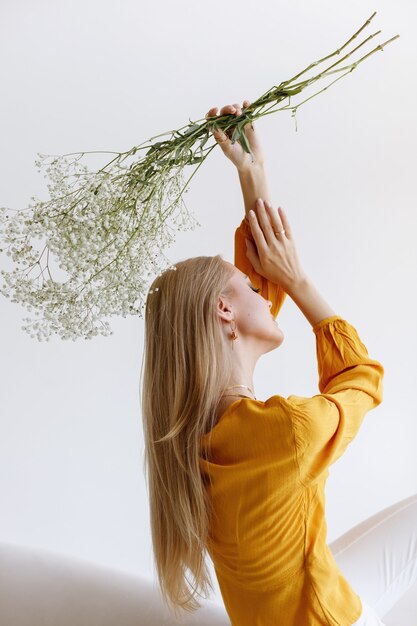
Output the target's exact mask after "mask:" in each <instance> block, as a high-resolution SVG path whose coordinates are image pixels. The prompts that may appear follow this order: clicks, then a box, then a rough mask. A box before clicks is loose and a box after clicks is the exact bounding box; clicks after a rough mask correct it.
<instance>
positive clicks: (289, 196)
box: [0, 0, 417, 574]
mask: <svg viewBox="0 0 417 626" xmlns="http://www.w3.org/2000/svg"><path fill="white" fill-rule="evenodd" d="M374 10H377V11H378V13H377V15H376V16H375V18H374V19H373V21H372V24H371V26H369V27H368V28H367V29H366V31H365V33H366V34H370V33H371V32H375V31H376V30H379V29H382V33H381V35H379V36H378V38H377V43H382V41H385V40H386V39H389V38H390V37H392V36H394V35H396V34H397V33H399V34H400V35H401V37H400V38H399V39H398V40H396V41H395V42H394V43H392V44H390V45H389V46H387V48H386V49H385V50H384V51H383V53H380V52H378V53H375V54H374V55H373V56H372V57H371V58H369V59H368V60H366V61H365V62H364V63H362V64H361V65H360V66H358V68H357V69H356V70H355V71H354V72H353V73H352V74H351V75H349V76H347V77H345V78H343V79H342V80H341V81H339V82H338V83H336V84H335V85H334V86H332V87H331V89H329V90H328V91H326V92H325V93H323V94H321V95H320V96H318V97H317V98H314V99H313V100H311V101H310V102H308V103H306V104H305V105H303V106H302V107H301V108H300V109H299V111H298V114H297V123H298V131H297V132H295V125H294V120H293V119H292V118H291V114H290V112H280V113H277V114H275V115H269V116H267V117H265V118H262V119H261V120H259V121H258V122H257V123H256V128H257V131H258V132H259V134H260V136H261V138H262V141H263V143H264V149H265V154H266V158H267V172H268V176H269V184H270V190H271V194H272V201H273V203H274V206H275V207H276V206H277V205H278V204H281V205H282V206H283V207H284V209H285V210H286V212H287V215H288V217H289V219H290V222H291V224H292V227H293V230H294V233H295V236H296V239H297V245H298V250H299V254H300V258H301V260H302V262H303V265H304V267H305V268H306V270H307V271H308V273H309V275H310V277H311V278H312V279H313V280H314V281H315V283H316V285H317V287H318V289H319V290H320V291H321V293H322V294H323V296H324V297H325V298H326V299H327V300H328V302H329V304H331V306H332V307H333V308H334V309H335V311H336V312H337V313H338V314H340V315H342V316H343V317H345V318H346V319H347V320H348V321H350V322H351V323H352V324H353V325H354V326H355V327H356V329H357V330H358V332H359V335H360V337H361V339H362V340H363V341H364V343H365V345H366V346H367V348H368V351H369V354H370V355H371V356H372V357H373V358H376V359H378V360H380V361H381V362H382V364H383V365H384V367H385V380H384V401H383V403H382V404H381V405H380V406H379V407H378V408H376V409H375V410H373V411H372V412H370V413H369V414H368V416H367V417H366V418H365V421H364V424H363V426H362V429H361V431H360V434H359V435H358V437H357V438H356V439H355V440H354V442H353V443H352V444H351V445H350V446H349V447H348V449H347V451H346V453H345V455H344V456H343V457H342V458H341V459H340V460H339V461H338V462H337V464H336V465H334V466H333V467H332V468H331V471H330V477H329V479H328V484H327V520H328V541H329V542H331V541H332V540H333V539H335V538H336V537H337V536H338V535H340V534H341V533H343V532H344V531H346V530H347V529H348V528H350V527H351V526H352V525H354V524H356V523H358V522H359V521H361V520H362V519H364V518H365V517H368V516H369V515H372V514H373V513H375V512H376V511H377V510H379V509H381V508H384V507H386V506H388V505H390V504H392V503H393V502H395V501H396V500H399V499H402V498H405V497H407V496H409V495H411V494H412V493H414V492H415V491H416V490H417V471H416V470H417V461H416V444H415V441H416V435H417V420H416V418H417V415H416V406H415V394H414V392H415V384H416V380H417V367H416V358H415V355H416V353H417V331H416V319H417V316H416V294H415V291H416V289H415V286H416V267H417V258H416V257H417V252H416V250H417V246H416V245H415V238H416V230H417V218H416V209H417V207H416V202H415V198H416V194H415V171H416V158H415V146H416V140H417V137H416V134H417V129H416V124H415V117H414V114H413V113H412V111H413V110H414V111H415V110H416V107H417V102H416V100H417V98H416V95H417V90H416V83H415V62H416V60H417V59H416V52H415V47H414V42H415V28H416V23H417V22H416V17H417V10H416V4H415V3H413V2H412V1H411V0H408V1H406V0H401V1H399V2H396V3H393V2H388V1H387V0H380V1H379V2H378V3H375V2H369V1H368V0H361V1H359V0H351V1H350V2H345V3H339V2H337V3H335V2H334V1H324V0H320V1H319V2H315V3H311V2H309V1H308V0H302V1H301V0H298V1H293V2H291V3H289V2H283V1H282V0H279V1H277V0H268V1H260V2H257V3H255V4H254V3H253V2H250V1H249V0H242V1H241V2H240V3H221V4H217V5H214V4H209V3H197V2H195V1H194V2H191V1H190V0H187V1H185V0H182V1H177V2H174V3H171V2H168V1H167V0H163V1H162V2H155V3H141V2H137V1H136V2H134V1H133V0H119V1H118V2H109V1H108V0H105V1H103V0H89V1H88V0H87V1H86V0H72V1H71V2H62V1H57V0H54V1H52V0H37V1H36V2H30V1H29V0H26V1H22V0H20V1H16V0H13V1H12V0H3V2H2V8H1V19H0V55H1V59H2V63H1V87H2V97H1V99H0V124H1V150H0V159H1V180H2V184H1V194H0V205H3V206H8V207H11V208H15V209H18V208H24V207H25V206H27V204H28V203H29V202H30V197H31V196H32V195H36V196H39V197H44V198H46V197H47V191H46V181H45V180H44V179H43V178H42V176H41V174H39V173H38V172H37V171H36V168H35V165H34V161H35V158H36V153H37V152H41V153H46V154H63V153H68V152H73V151H79V150H127V149H128V148H130V147H131V146H133V145H136V144H139V143H141V142H143V141H145V140H146V139H148V138H150V137H152V136H154V135H156V134H158V133H162V132H165V131H168V130H171V129H175V128H179V127H181V126H183V125H184V124H186V123H188V119H189V118H190V119H192V120H196V119H199V118H202V117H203V116H204V115H205V113H206V112H207V111H208V110H209V108H210V107H212V106H218V107H221V106H222V105H223V104H226V103H234V102H240V103H241V102H243V100H244V99H245V98H248V99H249V100H254V99H256V98H257V97H259V96H260V95H261V94H262V93H264V92H265V91H266V90H267V89H269V88H270V87H272V86H273V85H277V84H278V83H279V82H281V81H282V80H285V79H287V78H289V77H290V76H293V75H294V74H295V73H296V72H297V71H300V70H301V69H303V68H304V67H306V66H307V65H308V64H309V63H310V62H312V61H314V60H317V59H319V58H321V57H322V56H324V55H326V54H328V53H330V52H331V51H333V50H335V49H336V48H337V47H338V46H339V45H341V44H342V43H344V42H345V41H346V40H347V39H348V37H349V36H350V35H351V34H353V32H355V30H357V29H358V28H359V27H360V26H361V25H362V24H363V22H365V20H366V19H367V18H368V17H369V16H370V15H371V14H372V13H373V11H374ZM374 41H375V40H374ZM373 46H374V42H371V44H370V45H369V47H368V48H367V50H368V51H369V50H371V48H372V47H373ZM311 93H312V92H311ZM103 164H104V161H103ZM185 197H186V203H187V207H188V209H189V210H190V211H191V212H192V213H193V214H194V215H195V217H196V219H197V220H198V221H199V222H200V224H201V228H197V229H196V230H195V231H185V232H180V233H178V235H177V239H176V242H175V244H174V245H173V246H172V248H170V249H169V250H168V251H167V252H166V254H167V256H168V257H169V259H170V260H171V261H172V262H175V261H178V260H180V259H184V258H188V257H192V256H197V255H200V254H206V255H214V254H217V253H220V254H222V255H223V257H224V258H225V259H226V260H228V261H231V262H233V239H234V231H235V228H236V227H237V226H238V224H239V223H240V221H241V219H242V217H243V201H242V196H241V191H240V187H239V180H238V176H237V173H236V172H235V170H234V167H233V165H232V164H231V163H230V162H229V161H227V160H226V159H225V157H224V156H223V155H222V154H221V152H220V148H216V149H215V150H214V151H213V153H212V154H211V155H210V156H209V158H208V159H207V161H206V162H205V163H204V165H203V167H201V168H200V169H199V171H198V173H197V174H196V176H195V177H194V178H193V180H192V184H191V188H190V192H189V193H188V194H187V195H186V196H185ZM0 266H1V268H2V269H8V268H9V267H10V263H9V257H5V256H4V255H3V257H2V258H1V259H0ZM0 315H1V324H0V350H1V360H0V381H1V383H0V384H1V394H0V420H1V421H0V455H1V456H0V500H1V503H2V515H1V516H0V541H5V542H10V543H21V544H30V545H36V546H41V547H46V548H48V549H51V550H56V551H59V552H64V553H67V554H72V555H75V556H78V557H82V558H85V559H88V560H92V561H95V562H99V563H102V564H105V565H110V566H113V567H116V568H121V569H124V570H129V571H131V572H141V573H145V574H151V573H153V571H154V570H153V557H152V551H151V542H150V529H149V522H148V503H147V491H146V484H145V480H144V475H143V439H142V425H141V416H140V407H139V388H138V384H139V373H140V365H141V360H142V348H143V330H144V325H143V320H142V319H141V318H138V317H137V318H133V317H131V318H126V319H123V318H120V319H112V318H110V320H109V321H110V323H111V326H112V329H113V330H114V331H115V334H114V335H113V336H111V337H108V338H104V337H100V338H95V339H93V340H92V341H83V340H78V341H77V342H68V341H61V340H60V339H59V338H58V337H55V338H54V339H52V340H51V341H50V342H49V343H48V342H42V343H39V342H38V341H37V340H35V339H31V338H30V337H29V335H27V334H26V333H25V332H24V331H22V330H21V326H22V318H23V317H28V316H30V315H31V314H30V313H28V311H26V309H24V308H23V307H20V306H18V305H16V304H13V303H11V302H10V300H6V299H5V298H4V297H0ZM279 323H280V326H281V328H282V329H283V330H284V333H285V340H284V343H283V344H282V346H281V347H280V349H279V350H276V351H274V352H271V353H269V354H267V355H265V356H264V357H263V359H261V360H260V362H259V364H258V368H257V370H256V372H255V378H254V381H255V390H256V395H257V397H258V398H259V399H263V400H264V399H266V398H268V397H269V396H270V395H272V394H280V395H283V396H287V395H290V394H293V393H295V394H298V395H314V394H315V393H317V392H318V389H317V366H316V358H315V339H314V334H313V333H312V331H311V327H310V325H309V323H308V322H307V320H306V319H305V318H304V316H303V315H302V314H301V312H300V311H299V310H298V309H297V307H296V306H295V305H294V303H293V302H292V300H291V299H290V298H289V297H287V300H286V302H285V304H284V306H283V309H282V310H281V313H280V315H279Z"/></svg>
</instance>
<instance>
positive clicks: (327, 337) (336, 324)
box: [286, 315, 384, 485]
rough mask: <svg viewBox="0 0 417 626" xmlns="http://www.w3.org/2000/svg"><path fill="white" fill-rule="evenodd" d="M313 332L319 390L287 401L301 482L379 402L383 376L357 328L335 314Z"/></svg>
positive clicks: (331, 457)
mask: <svg viewBox="0 0 417 626" xmlns="http://www.w3.org/2000/svg"><path fill="white" fill-rule="evenodd" d="M312 330H313V332H314V333H315V336H316V354H317V365H318V374H319V383H318V386H319V390H320V394H317V395H315V396H313V397H310V398H305V397H301V396H295V395H291V396H288V398H287V399H286V401H287V402H288V403H289V405H290V412H291V419H292V425H293V429H294V435H295V444H296V449H297V461H298V465H299V470H300V479H301V482H302V483H303V484H305V485H308V484H311V483H312V482H314V481H315V480H317V479H318V478H319V477H320V476H321V475H322V473H323V472H324V471H326V470H327V468H328V466H329V465H332V463H334V462H335V461H336V460H337V459H338V458H339V457H340V456H341V455H342V454H343V452H344V451H345V449H346V447H347V446H348V444H349V443H350V442H351V441H352V439H353V438H354V437H355V435H356V434H357V432H358V430H359V428H360V426H361V424H362V421H363V418H364V417H365V415H366V413H367V412H368V411H370V410H371V409H373V408H375V407H376V406H378V404H380V403H381V402H382V392H383V386H382V379H383V376H384V368H383V366H382V365H381V363H379V361H375V360H374V359H371V358H370V357H369V356H368V351H367V349H366V347H365V346H364V344H363V343H362V341H361V340H360V338H359V336H358V333H357V331H356V329H355V328H354V327H353V326H351V324H349V323H348V322H347V321H346V320H344V319H343V318H342V317H340V316H339V315H333V316H331V317H328V318H326V319H324V320H321V321H320V322H318V323H317V324H316V325H315V326H313V327H312Z"/></svg>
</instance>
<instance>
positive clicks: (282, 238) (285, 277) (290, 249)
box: [246, 198, 307, 294]
mask: <svg viewBox="0 0 417 626" xmlns="http://www.w3.org/2000/svg"><path fill="white" fill-rule="evenodd" d="M254 212H255V216H251V214H249V216H248V220H249V225H250V228H251V231H252V236H253V238H254V240H255V244H256V246H255V245H254V243H253V242H252V241H251V240H250V239H246V242H247V250H246V255H247V257H248V259H249V261H250V262H251V263H252V265H253V268H254V269H255V271H256V272H257V273H258V274H260V275H261V276H264V277H265V278H266V279H267V280H269V281H271V282H273V283H275V284H279V285H281V287H282V288H283V289H284V291H286V292H287V293H288V294H290V293H291V291H292V290H294V289H297V287H298V286H299V285H300V284H301V283H302V282H303V281H305V280H306V279H307V275H306V273H305V272H304V270H303V268H302V267H301V263H300V260H299V258H298V253H297V249H296V247H295V241H294V237H293V234H292V230H291V226H290V224H289V222H288V218H287V216H286V215H285V213H284V211H283V210H282V208H281V207H279V208H278V211H274V209H273V208H272V206H271V205H270V203H269V202H267V201H266V202H265V203H264V202H263V200H262V199H261V198H259V199H258V201H257V203H256V208H255V211H254ZM283 228H285V232H284V233H280V232H279V231H281V230H282V229H283ZM274 233H277V234H276V235H275V234H274Z"/></svg>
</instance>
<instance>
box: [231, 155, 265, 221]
mask: <svg viewBox="0 0 417 626" xmlns="http://www.w3.org/2000/svg"><path fill="white" fill-rule="evenodd" d="M237 171H238V175H239V182H240V186H241V189H242V194H243V200H244V204H245V213H246V217H248V215H249V211H250V210H251V209H253V210H255V207H256V201H257V199H258V198H262V200H264V201H265V200H268V201H269V202H271V198H270V194H269V189H268V181H267V178H266V170H265V166H264V165H263V164H262V163H255V164H251V165H250V166H245V167H244V168H242V169H238V170H237ZM271 204H272V202H271Z"/></svg>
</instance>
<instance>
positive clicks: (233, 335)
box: [230, 320, 238, 350]
mask: <svg viewBox="0 0 417 626" xmlns="http://www.w3.org/2000/svg"><path fill="white" fill-rule="evenodd" d="M232 324H234V328H233V327H232ZM230 327H231V328H232V340H233V341H234V340H235V339H237V338H238V335H236V333H235V330H236V322H235V320H232V321H231V322H230ZM232 350H233V343H232Z"/></svg>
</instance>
